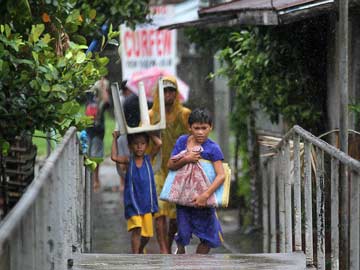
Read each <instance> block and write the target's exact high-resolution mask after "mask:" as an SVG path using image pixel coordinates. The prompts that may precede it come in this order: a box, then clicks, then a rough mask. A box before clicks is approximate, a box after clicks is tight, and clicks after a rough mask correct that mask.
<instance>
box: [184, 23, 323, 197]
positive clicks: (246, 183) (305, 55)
mask: <svg viewBox="0 0 360 270" xmlns="http://www.w3.org/2000/svg"><path fill="white" fill-rule="evenodd" d="M325 29H326V19H324V18H320V19H319V18H317V22H316V23H313V22H311V21H310V22H305V23H296V24H291V25H287V26H281V27H247V28H244V29H241V30H240V31H239V29H234V28H219V29H205V30H203V29H201V30H200V29H190V30H187V32H186V34H187V36H188V37H189V38H190V40H191V41H192V42H196V44H197V45H198V46H200V47H201V48H203V49H205V50H209V49H214V50H218V49H221V51H220V53H219V60H220V62H221V63H222V68H221V69H220V70H219V71H218V72H217V73H216V74H212V75H211V76H212V77H213V76H226V77H227V78H228V80H229V86H230V89H232V90H233V93H232V96H233V98H232V102H233V107H232V113H231V127H232V129H233V130H234V131H235V136H236V137H238V140H239V142H240V146H239V153H236V155H237V154H239V155H240V158H241V160H242V174H241V178H240V179H239V180H238V181H239V183H238V184H237V186H238V195H240V196H241V197H243V198H244V199H245V202H244V203H245V204H248V203H249V198H250V160H249V155H248V153H249V149H248V132H249V131H248V123H249V119H250V117H251V116H252V115H253V114H254V113H255V112H256V111H255V110H256V109H257V108H260V109H261V110H263V111H265V112H266V113H267V115H268V116H269V117H270V119H271V121H272V122H277V121H278V120H279V116H280V115H281V116H282V117H283V119H284V121H285V123H287V124H288V125H289V126H291V125H293V124H299V125H301V126H303V127H305V128H307V129H309V130H311V131H313V132H314V133H316V131H320V130H321V129H322V128H323V127H324V126H323V123H325V121H324V115H323V114H322V112H324V111H325V110H324V107H325V106H324V104H325V93H326V92H325V91H326V73H325V72H324V70H326V66H325V65H326V55H325V53H326V50H325V49H324V48H325V47H326V43H325V42H326V30H325ZM214 50H213V51H214Z"/></svg>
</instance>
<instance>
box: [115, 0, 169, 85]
mask: <svg viewBox="0 0 360 270" xmlns="http://www.w3.org/2000/svg"><path fill="white" fill-rule="evenodd" d="M170 7H171V6H161V7H154V8H153V9H152V12H153V14H154V15H153V22H154V23H156V25H161V21H168V20H169V17H171V16H172V15H173V12H172V11H173V9H172V8H170ZM156 25H154V24H146V25H141V26H137V27H136V29H135V31H132V30H131V29H130V28H128V27H126V26H125V25H122V26H121V28H120V33H121V34H120V35H121V36H120V38H121V65H122V73H123V78H124V79H125V78H130V77H131V75H132V74H133V73H134V72H138V71H142V70H145V69H148V68H151V67H154V66H156V67H158V68H161V69H164V70H167V71H168V72H170V73H171V74H174V75H176V30H167V29H164V30H157V28H158V27H157V26H156Z"/></svg>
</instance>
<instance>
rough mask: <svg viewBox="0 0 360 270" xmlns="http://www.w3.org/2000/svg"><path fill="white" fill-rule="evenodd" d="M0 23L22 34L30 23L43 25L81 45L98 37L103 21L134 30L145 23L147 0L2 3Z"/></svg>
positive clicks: (33, 0) (26, 0)
mask: <svg viewBox="0 0 360 270" xmlns="http://www.w3.org/2000/svg"><path fill="white" fill-rule="evenodd" d="M3 2H4V4H3V3H2V4H1V5H0V12H1V14H3V15H2V16H1V18H0V24H6V23H7V24H11V25H13V26H14V28H15V29H17V30H18V31H19V32H21V33H24V32H26V29H27V28H28V26H29V25H31V24H39V23H45V24H46V27H47V28H48V31H50V32H54V31H55V30H56V31H57V32H59V33H60V32H65V33H67V34H68V35H69V36H70V39H71V40H74V41H75V39H76V42H77V43H80V44H85V43H84V41H85V40H86V39H87V42H90V41H91V39H92V38H101V33H100V31H99V29H100V27H101V26H102V25H103V24H104V23H105V22H106V21H107V22H110V23H112V24H113V25H116V26H118V25H119V24H121V23H127V24H128V25H129V26H131V27H134V26H135V25H136V24H137V23H142V22H145V21H147V19H146V18H147V17H146V15H147V14H148V13H149V3H148V2H149V1H148V0H136V1H133V0H119V1H112V0H93V1H87V0H45V1H39V0H19V1H12V0H3Z"/></svg>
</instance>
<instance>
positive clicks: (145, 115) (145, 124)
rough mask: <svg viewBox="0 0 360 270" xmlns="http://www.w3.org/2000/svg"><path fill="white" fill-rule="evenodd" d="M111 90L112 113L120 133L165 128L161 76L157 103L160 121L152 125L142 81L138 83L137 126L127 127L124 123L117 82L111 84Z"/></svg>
mask: <svg viewBox="0 0 360 270" xmlns="http://www.w3.org/2000/svg"><path fill="white" fill-rule="evenodd" d="M111 92H112V97H113V101H114V115H115V119H116V124H117V129H118V130H119V131H120V133H121V134H132V133H139V132H147V131H155V130H160V129H165V127H166V115H165V101H164V86H163V80H162V78H160V79H159V104H160V122H159V123H157V124H154V125H151V124H150V117H149V108H148V105H147V100H146V94H145V87H144V83H143V82H140V83H139V109H140V121H141V125H140V126H139V127H129V126H128V125H127V123H126V119H125V114H124V109H123V107H122V104H121V102H120V94H119V86H118V84H117V83H113V84H112V85H111Z"/></svg>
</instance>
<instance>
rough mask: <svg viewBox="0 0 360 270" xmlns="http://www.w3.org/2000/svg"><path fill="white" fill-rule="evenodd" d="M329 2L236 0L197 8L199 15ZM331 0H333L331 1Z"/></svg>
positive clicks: (313, 0)
mask: <svg viewBox="0 0 360 270" xmlns="http://www.w3.org/2000/svg"><path fill="white" fill-rule="evenodd" d="M322 2H329V1H326V0H272V1H271V0H237V1H232V2H227V3H222V4H219V5H216V6H212V7H209V8H203V9H201V10H199V15H200V16H203V15H211V14H216V13H233V12H238V11H251V10H276V11H279V10H283V9H287V8H293V7H297V6H302V5H306V4H317V3H322ZM332 2H333V1H332Z"/></svg>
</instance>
